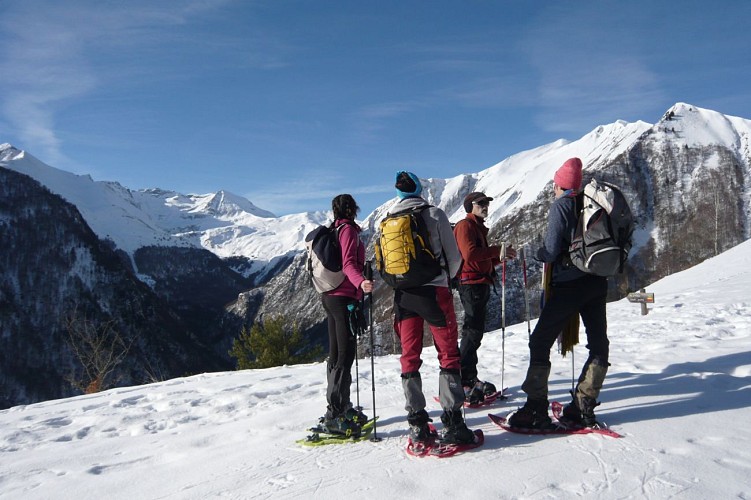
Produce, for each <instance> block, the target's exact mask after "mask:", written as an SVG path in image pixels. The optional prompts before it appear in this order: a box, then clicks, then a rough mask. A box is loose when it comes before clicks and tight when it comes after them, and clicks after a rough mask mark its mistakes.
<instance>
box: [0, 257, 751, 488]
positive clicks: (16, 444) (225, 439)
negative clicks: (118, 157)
mask: <svg viewBox="0 0 751 500" xmlns="http://www.w3.org/2000/svg"><path fill="white" fill-rule="evenodd" d="M647 290H648V291H652V292H654V293H655V298H656V303H655V304H654V305H653V306H650V308H651V311H650V313H649V315H647V316H641V314H640V308H639V305H638V304H631V303H629V302H627V301H626V300H623V301H620V302H617V303H613V304H610V305H609V306H608V322H609V332H610V339H611V359H610V361H611V363H612V366H611V368H610V373H609V376H608V378H607V380H606V381H605V387H604V389H603V392H602V394H601V400H602V402H603V404H602V406H600V407H599V408H598V415H599V416H600V419H601V420H603V421H605V422H607V423H608V424H609V425H610V426H611V427H612V428H613V429H614V430H616V431H618V432H620V433H621V434H623V435H624V436H625V437H624V438H622V439H613V438H609V437H603V436H599V435H584V436H581V435H578V436H548V437H539V436H538V437H535V436H526V435H519V434H512V433H508V432H505V431H503V430H501V429H499V428H497V427H494V425H493V424H491V423H490V421H489V420H488V418H487V417H486V414H487V412H488V411H492V412H495V413H501V414H502V413H506V412H508V411H510V410H512V409H514V408H516V407H517V406H519V405H521V404H522V403H523V401H524V398H523V393H521V392H520V389H519V384H520V383H521V381H522V379H523V376H524V373H525V371H526V367H527V347H526V344H527V325H526V323H522V324H518V325H513V326H509V327H507V328H506V332H505V337H506V342H505V372H504V374H503V376H504V378H503V382H504V384H506V385H509V386H510V389H511V393H512V398H511V399H510V400H508V401H506V402H503V403H499V404H497V405H495V406H493V407H491V408H490V410H488V409H469V410H467V412H466V418H467V422H468V424H469V425H470V427H472V428H480V429H482V430H483V431H484V432H485V435H486V439H485V444H484V446H483V447H482V448H479V449H476V450H472V451H469V452H466V453H463V454H461V455H456V456H455V457H453V458H449V459H444V460H439V459H434V458H423V459H416V458H412V457H409V456H407V455H406V454H405V453H404V447H405V444H406V439H407V438H406V423H405V420H404V416H405V415H404V410H403V406H404V396H403V394H402V390H401V384H400V379H399V362H398V357H397V356H385V357H379V358H376V359H375V362H374V363H375V372H374V374H375V377H374V378H375V387H376V393H375V395H376V404H377V408H378V415H379V416H380V420H379V421H378V428H377V434H378V436H379V437H381V438H383V440H382V441H381V442H379V443H372V442H369V441H364V442H361V443H357V444H347V445H335V446H324V447H318V448H306V447H302V446H299V445H297V444H295V440H297V439H300V438H302V437H304V436H305V435H306V431H305V428H306V427H307V426H309V425H312V424H314V423H315V422H316V420H317V417H318V416H319V415H321V414H322V412H323V410H324V405H325V385H324V380H325V365H324V364H323V363H315V364H309V365H298V366H290V367H286V366H285V367H277V368H270V369H265V370H246V371H240V372H227V373H213V374H204V375H198V376H193V377H188V378H181V379H174V380H168V381H165V382H161V383H156V384H152V385H146V386H139V387H129V388H119V389H114V390H110V391H107V392H103V393H99V394H95V395H89V396H80V397H76V398H70V399H64V400H56V401H47V402H43V403H38V404H33V405H28V406H19V407H14V408H11V409H8V410H5V411H0V498H14V499H15V498H18V499H49V498H107V499H118V498H122V499H134V498H138V499H164V498H179V499H184V498H185V499H204V498H216V497H224V498H274V499H278V498H347V499H350V498H358V499H359V498H367V499H370V498H378V499H381V500H383V499H386V498H395V495H398V497H397V498H410V499H413V498H414V499H422V498H433V499H434V498H472V499H481V498H482V499H484V498H538V499H539V498H574V497H577V498H596V499H610V498H649V499H653V498H682V499H683V498H687V499H715V498H741V499H749V498H751V481H749V479H748V478H749V474H750V473H751V446H749V445H750V444H751V440H750V438H751V431H750V430H749V429H750V428H749V426H748V422H749V419H750V418H751V408H749V403H751V351H749V337H750V336H751V300H750V299H749V296H750V293H751V242H746V243H743V244H741V245H739V246H737V247H735V248H733V249H731V250H729V251H727V252H725V253H724V254H722V255H720V256H718V257H716V258H714V259H711V260H708V261H706V262H704V263H702V264H700V265H698V266H696V267H694V268H692V269H689V270H687V271H684V272H681V273H678V274H675V275H673V276H669V277H667V278H665V279H663V280H661V281H659V282H658V283H655V284H654V285H653V286H650V287H647ZM533 326H534V325H533ZM582 335H583V334H582ZM501 338H502V335H501V332H500V331H494V332H490V333H487V334H486V337H485V342H484V344H483V347H482V348H481V350H480V366H479V368H480V376H481V377H486V378H487V379H489V380H491V381H493V382H495V383H496V384H500V383H501V380H502V379H501V364H502V349H501V346H502V341H501ZM585 356H586V350H585V348H584V347H583V346H581V345H580V346H577V349H576V353H575V357H574V360H575V364H576V369H577V372H578V370H579V368H580V367H581V363H582V362H583V361H584V359H585ZM423 357H424V360H425V364H424V365H423V368H422V370H421V371H422V374H423V382H424V386H425V392H426V396H427V398H428V401H429V402H428V410H429V412H430V414H431V416H432V417H433V419H434V420H435V421H436V423H438V426H439V427H440V422H439V418H438V417H439V415H440V409H439V408H438V405H437V403H434V402H433V396H434V395H435V394H437V390H438V389H437V379H438V367H437V361H436V359H435V358H436V355H435V350H434V349H433V348H426V349H425V351H424V356H423ZM552 361H553V371H552V375H551V399H558V400H561V401H566V400H567V399H568V390H569V389H570V387H571V369H572V364H571V358H570V357H567V358H561V357H560V356H559V355H557V354H555V353H554V354H553V359H552ZM359 374H360V377H359V381H360V401H361V403H362V404H363V406H364V407H365V411H366V413H368V414H371V415H372V406H373V405H372V392H371V381H372V379H373V377H372V376H373V372H372V371H371V365H370V360H369V359H361V360H360V361H359ZM352 389H353V398H354V396H355V385H354V384H353V387H352Z"/></svg>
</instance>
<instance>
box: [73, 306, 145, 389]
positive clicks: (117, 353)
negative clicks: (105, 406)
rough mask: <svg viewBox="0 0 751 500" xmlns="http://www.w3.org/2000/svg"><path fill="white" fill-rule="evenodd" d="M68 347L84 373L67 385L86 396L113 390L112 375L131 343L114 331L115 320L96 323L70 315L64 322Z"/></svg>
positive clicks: (75, 312)
mask: <svg viewBox="0 0 751 500" xmlns="http://www.w3.org/2000/svg"><path fill="white" fill-rule="evenodd" d="M66 327H67V330H68V345H69V346H70V348H71V350H72V351H73V354H74V355H75V357H76V359H78V361H79V362H80V363H81V366H82V367H83V372H82V373H81V375H80V376H79V377H75V376H74V377H71V380H70V382H71V383H72V384H73V386H75V387H76V388H77V389H79V390H81V391H83V392H84V393H85V394H93V393H95V392H99V391H103V390H105V389H108V388H110V387H112V383H113V381H112V373H113V372H114V370H115V369H116V368H117V366H118V365H119V364H120V363H122V361H123V360H124V359H125V357H126V356H127V354H128V351H129V350H130V347H131V345H132V342H130V343H127V344H126V342H125V341H124V340H123V338H122V337H121V336H120V333H119V332H118V331H117V330H116V324H115V320H114V319H112V320H109V321H105V322H97V321H94V320H90V319H88V318H86V317H81V316H79V314H78V312H77V311H73V312H72V313H71V314H70V315H69V316H68V317H67V319H66Z"/></svg>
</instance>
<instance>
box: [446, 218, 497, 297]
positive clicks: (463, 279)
mask: <svg viewBox="0 0 751 500" xmlns="http://www.w3.org/2000/svg"><path fill="white" fill-rule="evenodd" d="M454 236H455V237H456V243H457V244H458V246H459V252H461V254H462V259H464V262H463V263H462V270H461V272H460V273H459V280H460V283H461V284H462V285H474V284H479V283H486V284H488V285H492V284H493V280H494V277H495V275H496V272H495V266H496V265H498V264H500V263H501V247H499V246H489V245H488V228H487V227H485V223H484V221H483V220H482V219H481V218H479V217H477V216H476V215H474V214H467V217H466V218H465V219H462V220H460V221H459V222H457V223H456V226H454Z"/></svg>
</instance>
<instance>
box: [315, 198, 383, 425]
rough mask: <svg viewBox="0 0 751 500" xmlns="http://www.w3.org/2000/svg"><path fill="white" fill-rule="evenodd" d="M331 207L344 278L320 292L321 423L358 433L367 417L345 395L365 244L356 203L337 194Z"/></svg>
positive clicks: (367, 287)
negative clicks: (324, 346)
mask: <svg viewBox="0 0 751 500" xmlns="http://www.w3.org/2000/svg"><path fill="white" fill-rule="evenodd" d="M331 209H332V210H333V212H334V226H335V227H337V228H339V230H338V234H339V246H340V250H341V252H342V271H344V281H343V282H342V284H341V285H339V286H338V287H337V288H335V289H334V290H331V291H330V292H326V293H324V294H322V295H321V300H322V301H323V307H324V309H325V310H326V315H327V317H328V330H329V357H328V362H327V364H326V378H327V383H328V385H327V389H326V402H327V403H328V406H327V409H326V415H325V417H324V426H325V427H326V429H327V430H328V431H329V432H333V433H337V434H352V435H354V436H356V435H359V434H360V432H361V425H362V424H363V423H364V422H365V421H366V420H367V417H366V416H365V415H364V414H363V413H362V411H360V409H359V408H358V409H355V408H353V407H352V403H351V402H350V397H349V393H350V385H351V384H352V363H354V360H355V356H356V355H357V338H356V332H354V331H353V329H352V325H353V321H352V320H351V315H353V314H356V313H357V312H359V307H360V299H362V295H363V292H365V293H369V292H371V291H372V290H373V282H372V281H370V280H366V279H365V278H364V277H363V269H364V266H365V246H364V245H363V244H362V242H361V241H360V226H358V225H357V223H356V222H355V217H356V216H357V213H358V212H359V211H360V207H358V206H357V203H356V202H355V200H354V198H352V196H351V195H349V194H340V195H338V196H336V197H335V198H334V199H333V200H331ZM360 314H361V313H360ZM355 324H356V323H355Z"/></svg>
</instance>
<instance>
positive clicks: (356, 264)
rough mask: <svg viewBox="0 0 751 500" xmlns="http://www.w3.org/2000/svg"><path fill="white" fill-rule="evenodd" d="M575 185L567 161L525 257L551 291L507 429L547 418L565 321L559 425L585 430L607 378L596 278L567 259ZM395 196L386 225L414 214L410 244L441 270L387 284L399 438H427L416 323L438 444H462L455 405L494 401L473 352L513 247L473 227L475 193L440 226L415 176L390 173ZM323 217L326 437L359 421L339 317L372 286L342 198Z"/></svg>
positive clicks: (349, 333) (349, 201) (480, 197)
mask: <svg viewBox="0 0 751 500" xmlns="http://www.w3.org/2000/svg"><path fill="white" fill-rule="evenodd" d="M581 187H582V162H581V160H580V159H579V158H571V159H569V160H567V161H566V162H565V163H563V165H562V166H561V167H560V168H559V169H558V170H557V171H556V172H555V175H554V177H553V194H554V196H555V200H554V202H553V204H552V205H551V207H550V211H549V213H548V220H547V230H546V233H545V235H544V239H543V241H542V246H541V247H540V248H539V249H538V251H537V253H536V258H537V259H538V260H540V261H542V262H544V263H546V265H548V266H550V268H551V282H550V290H551V292H550V293H549V294H548V296H546V300H545V304H544V307H543V309H542V311H541V313H540V317H539V320H538V321H537V325H536V327H535V329H534V331H533V332H532V333H531V335H530V340H529V352H530V356H529V366H528V369H527V373H526V377H525V379H524V382H523V383H522V385H521V388H522V390H523V391H524V392H525V393H526V395H527V400H526V402H525V404H524V406H523V407H521V408H519V409H518V410H516V411H515V412H513V413H512V414H511V416H510V417H509V419H508V424H509V425H510V426H513V427H520V428H524V429H547V428H550V427H552V426H553V423H552V420H551V418H550V417H549V415H548V376H549V374H550V366H551V364H550V351H551V348H552V346H553V344H554V342H555V340H556V338H557V337H558V335H559V333H560V332H561V331H562V330H563V328H564V327H565V326H566V324H567V323H568V322H569V320H570V318H571V317H572V316H574V315H577V314H578V315H579V316H580V317H581V320H582V322H583V323H584V326H585V328H586V335H587V348H588V349H589V357H588V359H587V361H586V363H585V364H584V367H583V369H582V372H581V375H580V377H579V380H578V383H577V385H576V387H575V389H574V390H573V391H572V401H571V402H570V403H569V404H568V405H566V406H565V407H564V410H563V417H564V418H565V419H567V420H568V421H570V422H572V423H576V424H579V425H584V426H594V425H596V420H595V414H594V408H595V406H597V404H598V402H597V398H598V395H599V392H600V389H601V388H602V384H603V381H604V379H605V375H606V373H607V369H608V346H609V342H608V337H607V321H606V311H605V304H606V295H607V278H605V277H602V276H596V275H592V274H587V273H585V272H583V271H582V270H580V269H579V268H577V267H576V266H574V265H573V264H572V262H571V259H570V258H568V249H569V245H570V243H571V241H572V238H573V236H574V232H575V230H576V226H577V221H578V212H577V196H578V195H579V193H580V191H581ZM395 188H396V194H397V196H398V202H397V203H395V204H394V205H393V206H392V207H391V208H390V209H389V211H388V214H387V218H389V217H390V216H395V215H398V214H403V213H409V214H413V215H414V216H415V217H419V218H420V219H419V222H420V224H421V225H423V227H424V228H425V231H424V238H425V240H426V241H423V242H422V243H423V244H424V246H425V247H426V250H427V251H429V253H430V254H431V255H432V258H433V259H434V260H435V261H436V262H439V263H441V265H440V267H439V270H438V271H437V272H436V273H435V276H432V277H429V278H428V279H427V280H426V281H425V280H424V283H422V284H420V285H419V286H398V285H396V286H395V287H394V308H393V311H394V329H395V332H396V335H397V337H398V339H399V342H400V344H401V351H402V354H401V357H400V364H401V382H402V387H403V390H404V396H405V400H406V403H405V410H406V411H407V422H408V424H409V435H410V438H411V440H412V441H413V442H420V441H425V440H428V439H430V438H431V432H432V431H431V429H430V427H429V423H430V422H431V421H432V420H431V418H430V416H429V414H428V412H427V411H426V409H425V408H426V400H425V395H424V393H423V390H422V378H421V375H420V366H421V365H422V360H421V353H422V343H423V326H424V323H425V322H427V323H428V327H429V329H430V332H431V334H432V336H433V340H434V345H435V349H436V351H437V354H438V360H439V364H440V373H439V376H438V377H439V384H438V387H439V396H438V400H439V402H440V406H441V408H442V410H443V413H442V414H441V422H442V424H443V428H442V433H441V440H442V441H443V442H446V443H456V444H466V443H471V442H472V441H473V440H474V439H475V435H474V433H473V431H471V430H470V429H469V428H468V427H467V425H466V423H465V421H464V415H463V410H462V409H463V406H464V405H465V402H467V403H470V404H476V403H479V402H482V401H483V399H484V398H485V397H489V396H493V395H496V393H497V389H496V387H495V386H494V385H493V384H492V383H490V382H488V381H483V380H480V379H479V378H478V372H477V365H478V354H477V353H478V349H479V347H480V345H481V342H482V338H483V333H484V331H485V319H486V307H487V303H488V301H489V298H490V293H491V287H492V286H493V284H494V282H495V280H496V270H495V268H496V266H498V265H499V264H501V263H502V259H514V258H516V250H515V249H514V248H513V246H512V245H508V244H502V245H489V244H488V230H489V229H488V227H487V226H486V225H485V219H486V218H487V217H488V208H489V204H490V202H491V201H493V198H491V197H489V196H486V195H485V194H484V193H482V192H472V193H470V194H469V195H467V196H466V197H465V199H464V203H463V206H464V210H465V211H466V217H465V218H464V219H462V220H461V221H459V222H458V223H456V224H455V226H454V227H453V228H452V225H451V223H450V222H449V219H448V217H447V215H446V213H445V212H444V211H443V210H441V209H440V208H438V207H435V206H432V205H430V204H429V203H428V202H427V201H426V200H425V199H423V198H422V185H421V183H420V180H419V178H418V177H417V176H416V175H415V174H413V173H411V172H406V171H402V172H398V173H397V175H396V183H395ZM332 210H333V215H334V224H333V226H334V227H335V228H337V231H336V232H337V234H338V241H339V249H340V251H341V263H342V272H343V275H344V280H343V281H342V282H341V284H339V285H338V286H336V287H335V288H334V289H332V290H329V291H326V292H324V293H322V294H321V297H322V302H323V307H324V309H325V311H326V314H327V320H328V335H329V356H328V361H327V365H326V370H327V391H326V401H327V411H326V414H325V416H324V417H323V425H324V427H325V428H326V429H327V430H328V432H331V433H339V434H346V435H358V434H359V433H360V429H361V426H362V424H364V423H365V422H366V421H367V416H366V415H364V414H363V413H362V409H361V408H359V407H353V405H352V403H351V401H350V384H351V382H352V375H351V368H352V364H353V362H354V360H355V357H356V355H357V353H356V351H357V341H356V336H355V332H354V331H353V325H352V321H351V317H352V311H353V310H355V309H357V308H358V307H359V304H360V301H361V299H362V297H363V294H369V293H372V291H373V286H374V283H373V280H372V277H370V278H371V279H366V278H365V276H364V269H365V247H364V245H363V243H362V242H361V241H360V238H359V233H360V227H359V226H358V225H357V223H356V222H355V217H356V216H357V213H358V211H359V207H358V206H357V203H356V202H355V200H354V198H353V197H352V196H351V195H349V194H340V195H338V196H336V197H335V198H334V199H333V200H332ZM379 251H382V250H381V249H379V248H377V249H376V252H377V253H378V252H379ZM377 258H378V256H377ZM452 280H456V281H458V290H459V296H460V298H461V303H462V306H463V308H464V322H463V325H462V336H461V342H459V335H458V333H459V331H458V330H459V329H458V325H457V320H456V314H455V311H454V303H453V295H452V292H451V282H452ZM387 283H389V284H392V283H391V282H389V281H387Z"/></svg>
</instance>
